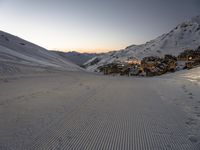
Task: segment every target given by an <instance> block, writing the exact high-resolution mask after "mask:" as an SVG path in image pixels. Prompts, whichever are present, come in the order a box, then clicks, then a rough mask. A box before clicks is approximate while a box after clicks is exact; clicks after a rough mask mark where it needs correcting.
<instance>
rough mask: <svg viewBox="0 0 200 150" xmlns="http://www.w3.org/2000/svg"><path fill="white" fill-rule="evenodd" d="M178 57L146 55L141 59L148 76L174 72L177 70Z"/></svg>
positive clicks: (142, 66)
mask: <svg viewBox="0 0 200 150" xmlns="http://www.w3.org/2000/svg"><path fill="white" fill-rule="evenodd" d="M176 65H177V63H176V57H174V56H171V55H165V57H164V58H159V57H145V58H144V59H143V60H142V61H141V68H142V70H144V72H145V73H146V75H147V76H156V75H162V74H164V73H166V72H174V71H175V70H176Z"/></svg>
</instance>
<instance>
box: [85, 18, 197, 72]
mask: <svg viewBox="0 0 200 150" xmlns="http://www.w3.org/2000/svg"><path fill="white" fill-rule="evenodd" d="M199 46H200V16H196V17H194V18H192V19H191V20H189V21H186V22H183V23H181V24H179V25H178V26H176V27H175V28H174V29H173V30H171V31H170V32H169V33H167V34H163V35H161V36H159V37H158V38H156V39H154V40H151V41H149V42H146V43H145V44H142V45H131V46H128V47H127V48H125V49H123V50H119V51H112V52H109V53H105V54H102V55H99V56H96V57H94V58H92V59H91V60H89V61H88V62H86V63H85V64H84V65H85V67H86V68H87V70H90V71H97V68H98V67H99V66H102V65H105V64H108V63H111V62H113V61H124V60H129V59H137V60H141V59H142V58H144V57H147V56H164V55H165V54H171V55H175V56H177V55H178V54H179V53H181V52H183V51H184V50H186V49H196V48H197V47H199Z"/></svg>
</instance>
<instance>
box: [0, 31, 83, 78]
mask: <svg viewBox="0 0 200 150" xmlns="http://www.w3.org/2000/svg"><path fill="white" fill-rule="evenodd" d="M10 66H11V67H10ZM22 66H26V67H27V68H29V69H30V68H31V67H37V68H38V67H41V68H45V69H46V70H53V69H54V70H68V71H69V70H70V71H77V70H80V68H79V67H78V66H77V65H75V64H73V63H71V62H68V61H67V60H66V59H63V58H62V57H60V56H59V55H57V54H54V53H52V52H50V51H48V50H46V49H44V48H42V47H39V46H37V45H35V44H32V43H30V42H27V41H25V40H23V39H20V38H18V37H16V36H13V35H11V34H8V33H5V32H3V31H0V73H1V74H2V73H8V72H10V73H12V72H13V69H11V68H15V71H16V70H18V71H19V72H20V71H21V69H22ZM22 70H23V69H22Z"/></svg>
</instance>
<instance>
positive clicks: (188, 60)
mask: <svg viewBox="0 0 200 150" xmlns="http://www.w3.org/2000/svg"><path fill="white" fill-rule="evenodd" d="M197 66H200V46H199V47H198V48H197V49H195V50H192V49H190V50H185V51H183V52H182V53H180V54H179V55H178V56H177V57H176V56H173V55H165V56H164V57H163V58H162V57H158V56H150V57H144V58H143V59H142V60H141V61H139V60H135V59H133V60H126V61H114V62H112V63H109V64H106V65H103V66H100V67H98V70H99V72H102V73H103V74H104V75H117V74H119V75H122V76H124V75H126V76H158V75H163V74H165V73H168V72H175V71H179V70H183V69H192V68H194V67H197Z"/></svg>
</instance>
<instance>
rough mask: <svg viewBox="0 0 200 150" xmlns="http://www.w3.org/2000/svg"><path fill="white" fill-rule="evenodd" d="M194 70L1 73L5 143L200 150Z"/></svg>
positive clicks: (0, 135) (0, 128) (19, 149)
mask: <svg viewBox="0 0 200 150" xmlns="http://www.w3.org/2000/svg"><path fill="white" fill-rule="evenodd" d="M192 71H193V75H195V74H196V76H198V74H199V69H195V70H192ZM190 73H191V72H190V71H185V72H179V73H178V74H169V75H166V76H163V77H156V78H128V77H113V76H100V75H93V74H87V73H83V72H82V73H81V72H63V73H47V74H35V75H34V74H32V75H29V76H22V75H18V76H15V77H14V76H12V77H1V80H0V97H1V98H0V149H1V150H11V149H15V150H27V149H30V150H31V149H34V150H40V149H41V150H44V149H52V150H54V149H55V150H56V149H60V150H61V149H62V150H66V149H84V150H86V149H87V150H90V149H91V150H94V149H95V150H96V149H99V150H100V149H107V150H111V149H113V150H116V149H125V150H132V149H135V150H167V149H173V150H199V149H200V145H199V143H200V138H199V136H198V135H200V134H199V133H200V132H199V131H200V128H199V126H200V123H199V119H200V116H199V115H200V101H199V100H200V94H199V84H198V80H197V81H190V79H191V76H190ZM195 79H196V78H195Z"/></svg>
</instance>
